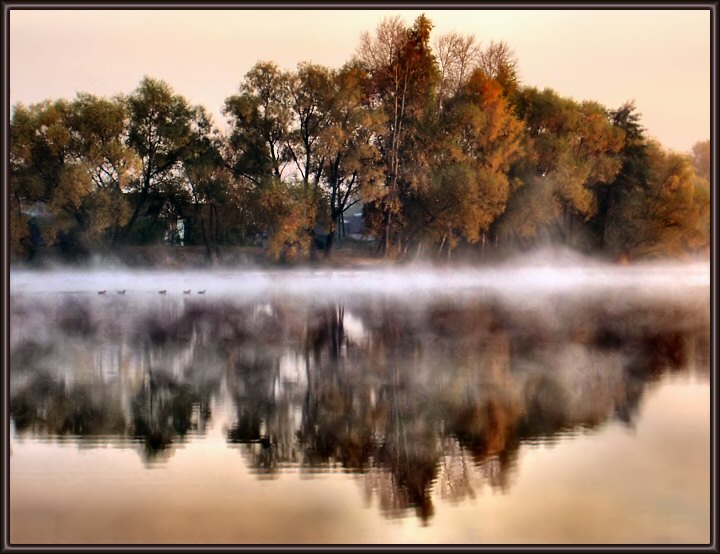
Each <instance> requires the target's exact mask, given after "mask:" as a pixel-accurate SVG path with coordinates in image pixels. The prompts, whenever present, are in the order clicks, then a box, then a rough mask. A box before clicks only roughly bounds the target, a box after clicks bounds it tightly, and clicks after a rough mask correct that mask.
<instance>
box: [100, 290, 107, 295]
mask: <svg viewBox="0 0 720 554" xmlns="http://www.w3.org/2000/svg"><path fill="white" fill-rule="evenodd" d="M106 292H107V291H106V290H99V291H98V294H105V293H106Z"/></svg>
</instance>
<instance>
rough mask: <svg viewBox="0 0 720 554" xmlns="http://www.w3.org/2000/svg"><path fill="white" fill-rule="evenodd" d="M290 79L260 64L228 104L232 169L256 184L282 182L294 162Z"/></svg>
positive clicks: (274, 68)
mask: <svg viewBox="0 0 720 554" xmlns="http://www.w3.org/2000/svg"><path fill="white" fill-rule="evenodd" d="M288 81H289V76H288V75H287V74H286V73H284V72H282V71H281V70H280V69H279V68H278V66H277V65H275V64H274V63H272V62H258V63H256V64H255V65H254V66H253V67H252V69H250V71H248V72H247V73H246V74H245V77H244V79H243V82H242V83H241V84H240V94H237V95H233V96H230V97H229V98H227V99H226V100H225V107H224V109H223V113H224V114H225V115H226V116H228V118H229V123H230V127H231V134H230V138H229V146H230V148H231V154H232V158H231V159H230V161H229V165H230V167H231V168H232V169H233V171H234V172H235V174H236V175H242V176H245V177H247V178H249V179H251V180H252V181H253V182H255V183H256V184H260V183H262V181H263V180H264V179H266V178H267V177H270V176H272V177H275V178H277V179H280V178H282V177H283V173H284V170H285V168H286V167H287V165H288V163H289V162H290V161H291V160H292V156H291V153H290V152H289V151H288V143H289V140H290V137H289V135H290V125H291V122H292V117H293V114H292V110H291V96H290V88H289V82H288Z"/></svg>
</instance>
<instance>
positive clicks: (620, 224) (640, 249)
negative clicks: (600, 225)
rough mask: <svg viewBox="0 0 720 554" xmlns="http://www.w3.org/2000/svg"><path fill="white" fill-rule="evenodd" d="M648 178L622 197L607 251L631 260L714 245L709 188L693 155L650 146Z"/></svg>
mask: <svg viewBox="0 0 720 554" xmlns="http://www.w3.org/2000/svg"><path fill="white" fill-rule="evenodd" d="M646 150H647V179H646V181H645V182H644V183H642V184H641V185H639V186H635V187H633V188H632V189H630V190H629V191H628V192H627V193H626V194H624V195H623V196H622V198H621V203H620V204H619V206H618V208H617V212H616V214H615V216H614V225H613V226H612V227H610V228H609V230H608V244H607V247H608V248H610V249H611V250H612V251H613V252H617V253H619V254H622V255H625V256H629V257H646V256H650V257H653V256H661V255H668V254H670V255H675V256H678V255H683V254H684V253H687V252H692V251H696V250H701V249H704V248H707V247H708V245H709V241H710V217H709V216H710V190H709V184H708V182H707V181H706V180H704V179H702V178H701V177H699V176H698V175H697V174H696V173H695V169H694V167H693V159H692V158H691V157H690V156H688V155H683V154H678V153H675V152H666V151H664V150H663V149H662V148H661V147H660V145H658V144H657V143H655V142H648V143H647V145H646Z"/></svg>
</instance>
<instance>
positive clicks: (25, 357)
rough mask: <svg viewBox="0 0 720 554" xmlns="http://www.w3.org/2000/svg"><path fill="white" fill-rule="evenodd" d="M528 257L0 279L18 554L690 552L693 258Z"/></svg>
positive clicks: (705, 386)
mask: <svg viewBox="0 0 720 554" xmlns="http://www.w3.org/2000/svg"><path fill="white" fill-rule="evenodd" d="M532 262H533V261H532V260H530V261H529V262H528V263H526V264H525V265H523V266H522V267H510V266H507V267H499V268H496V269H493V270H460V269H458V270H437V271H430V270H416V271H413V272H410V271H409V270H395V271H382V270H380V271H377V270H374V271H340V272H338V271H336V272H329V271H309V270H308V271H292V272H280V271H278V272H261V271H246V272H215V273H161V272H157V273H144V274H137V273H135V274H133V273H127V272H122V271H117V272H112V271H105V272H99V271H98V272H86V273H67V272H51V273H27V272H19V271H14V272H13V273H11V313H10V317H11V327H10V334H11V337H10V339H11V345H10V346H11V371H10V385H11V386H10V409H11V436H10V448H11V457H10V508H11V513H10V525H11V528H10V531H11V536H10V538H11V541H12V542H13V543H46V542H50V543H63V542H75V543H85V542H90V543H137V542H142V543H193V542H203V543H395V542H414V543H438V542H439V543H548V542H551V543H617V542H629V543H636V542H640V543H676V542H682V543H706V542H708V540H709V532H710V361H709V357H710V354H709V352H710V347H709V342H710V341H709V339H710V326H709V321H710V317H709V267H708V265H707V264H691V265H685V266H670V265H649V266H633V267H627V268H622V267H612V268H611V267H605V266H600V265H587V264H585V265H582V266H578V265H576V264H575V265H570V264H569V263H568V264H565V265H563V264H559V265H558V264H555V265H552V266H550V265H544V264H542V263H537V262H536V263H532ZM188 288H191V289H193V290H192V292H191V293H190V294H183V290H185V289H188ZM98 289H105V290H107V293H106V294H104V295H99V294H98V293H97V291H98ZM118 289H126V293H125V294H118V293H117V292H116V291H117V290H118ZM158 289H166V290H167V294H165V295H160V294H158ZM200 289H204V290H206V293H205V294H202V295H200V294H197V290H200Z"/></svg>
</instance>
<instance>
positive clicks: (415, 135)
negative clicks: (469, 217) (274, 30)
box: [358, 15, 439, 256]
mask: <svg viewBox="0 0 720 554" xmlns="http://www.w3.org/2000/svg"><path fill="white" fill-rule="evenodd" d="M431 30H432V23H431V22H430V20H429V19H428V18H427V17H425V15H421V16H419V17H418V18H417V19H416V20H415V22H414V24H413V26H412V27H410V28H405V27H404V25H402V24H401V23H400V21H399V20H398V19H397V18H396V19H386V20H384V21H383V22H382V23H381V24H380V25H379V26H378V29H377V32H376V36H375V37H374V38H373V37H371V36H370V35H369V34H367V33H366V34H363V35H362V37H361V45H360V48H359V50H358V55H359V59H360V61H361V62H362V63H364V64H365V65H366V67H367V68H368V70H369V72H370V75H371V77H372V80H373V85H374V96H375V98H374V102H375V103H376V104H377V105H378V106H379V107H380V109H382V110H383V111H384V113H385V117H386V122H387V123H386V125H387V126H386V129H385V130H384V132H383V133H382V134H381V135H380V136H379V137H378V142H379V148H380V152H381V154H382V156H383V163H384V165H385V172H386V179H385V180H386V186H385V188H386V190H385V194H384V196H383V198H382V199H379V200H377V201H376V202H375V204H376V205H375V206H374V209H375V210H376V211H379V212H380V213H381V214H382V226H383V229H382V231H381V232H382V234H383V238H384V241H383V242H384V247H385V255H386V256H387V255H389V254H390V247H391V243H392V242H393V236H394V235H398V232H397V231H398V228H399V227H400V225H401V218H402V205H403V204H402V203H403V195H404V194H405V193H406V192H407V191H408V190H409V189H410V188H412V187H413V186H417V185H418V180H419V179H421V178H422V177H423V175H424V174H425V173H424V171H422V170H421V165H422V160H423V154H422V146H423V145H422V144H421V140H422V137H421V133H420V131H421V127H422V125H423V120H424V119H425V118H426V117H427V115H428V112H429V111H430V110H432V109H434V108H435V106H436V102H435V89H436V86H437V83H438V80H439V72H438V68H437V62H436V60H435V56H434V55H433V53H432V50H431V47H430V31H431ZM371 211H372V208H371ZM378 231H380V229H378ZM395 238H396V240H397V241H398V242H399V241H400V237H399V236H396V237H395Z"/></svg>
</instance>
